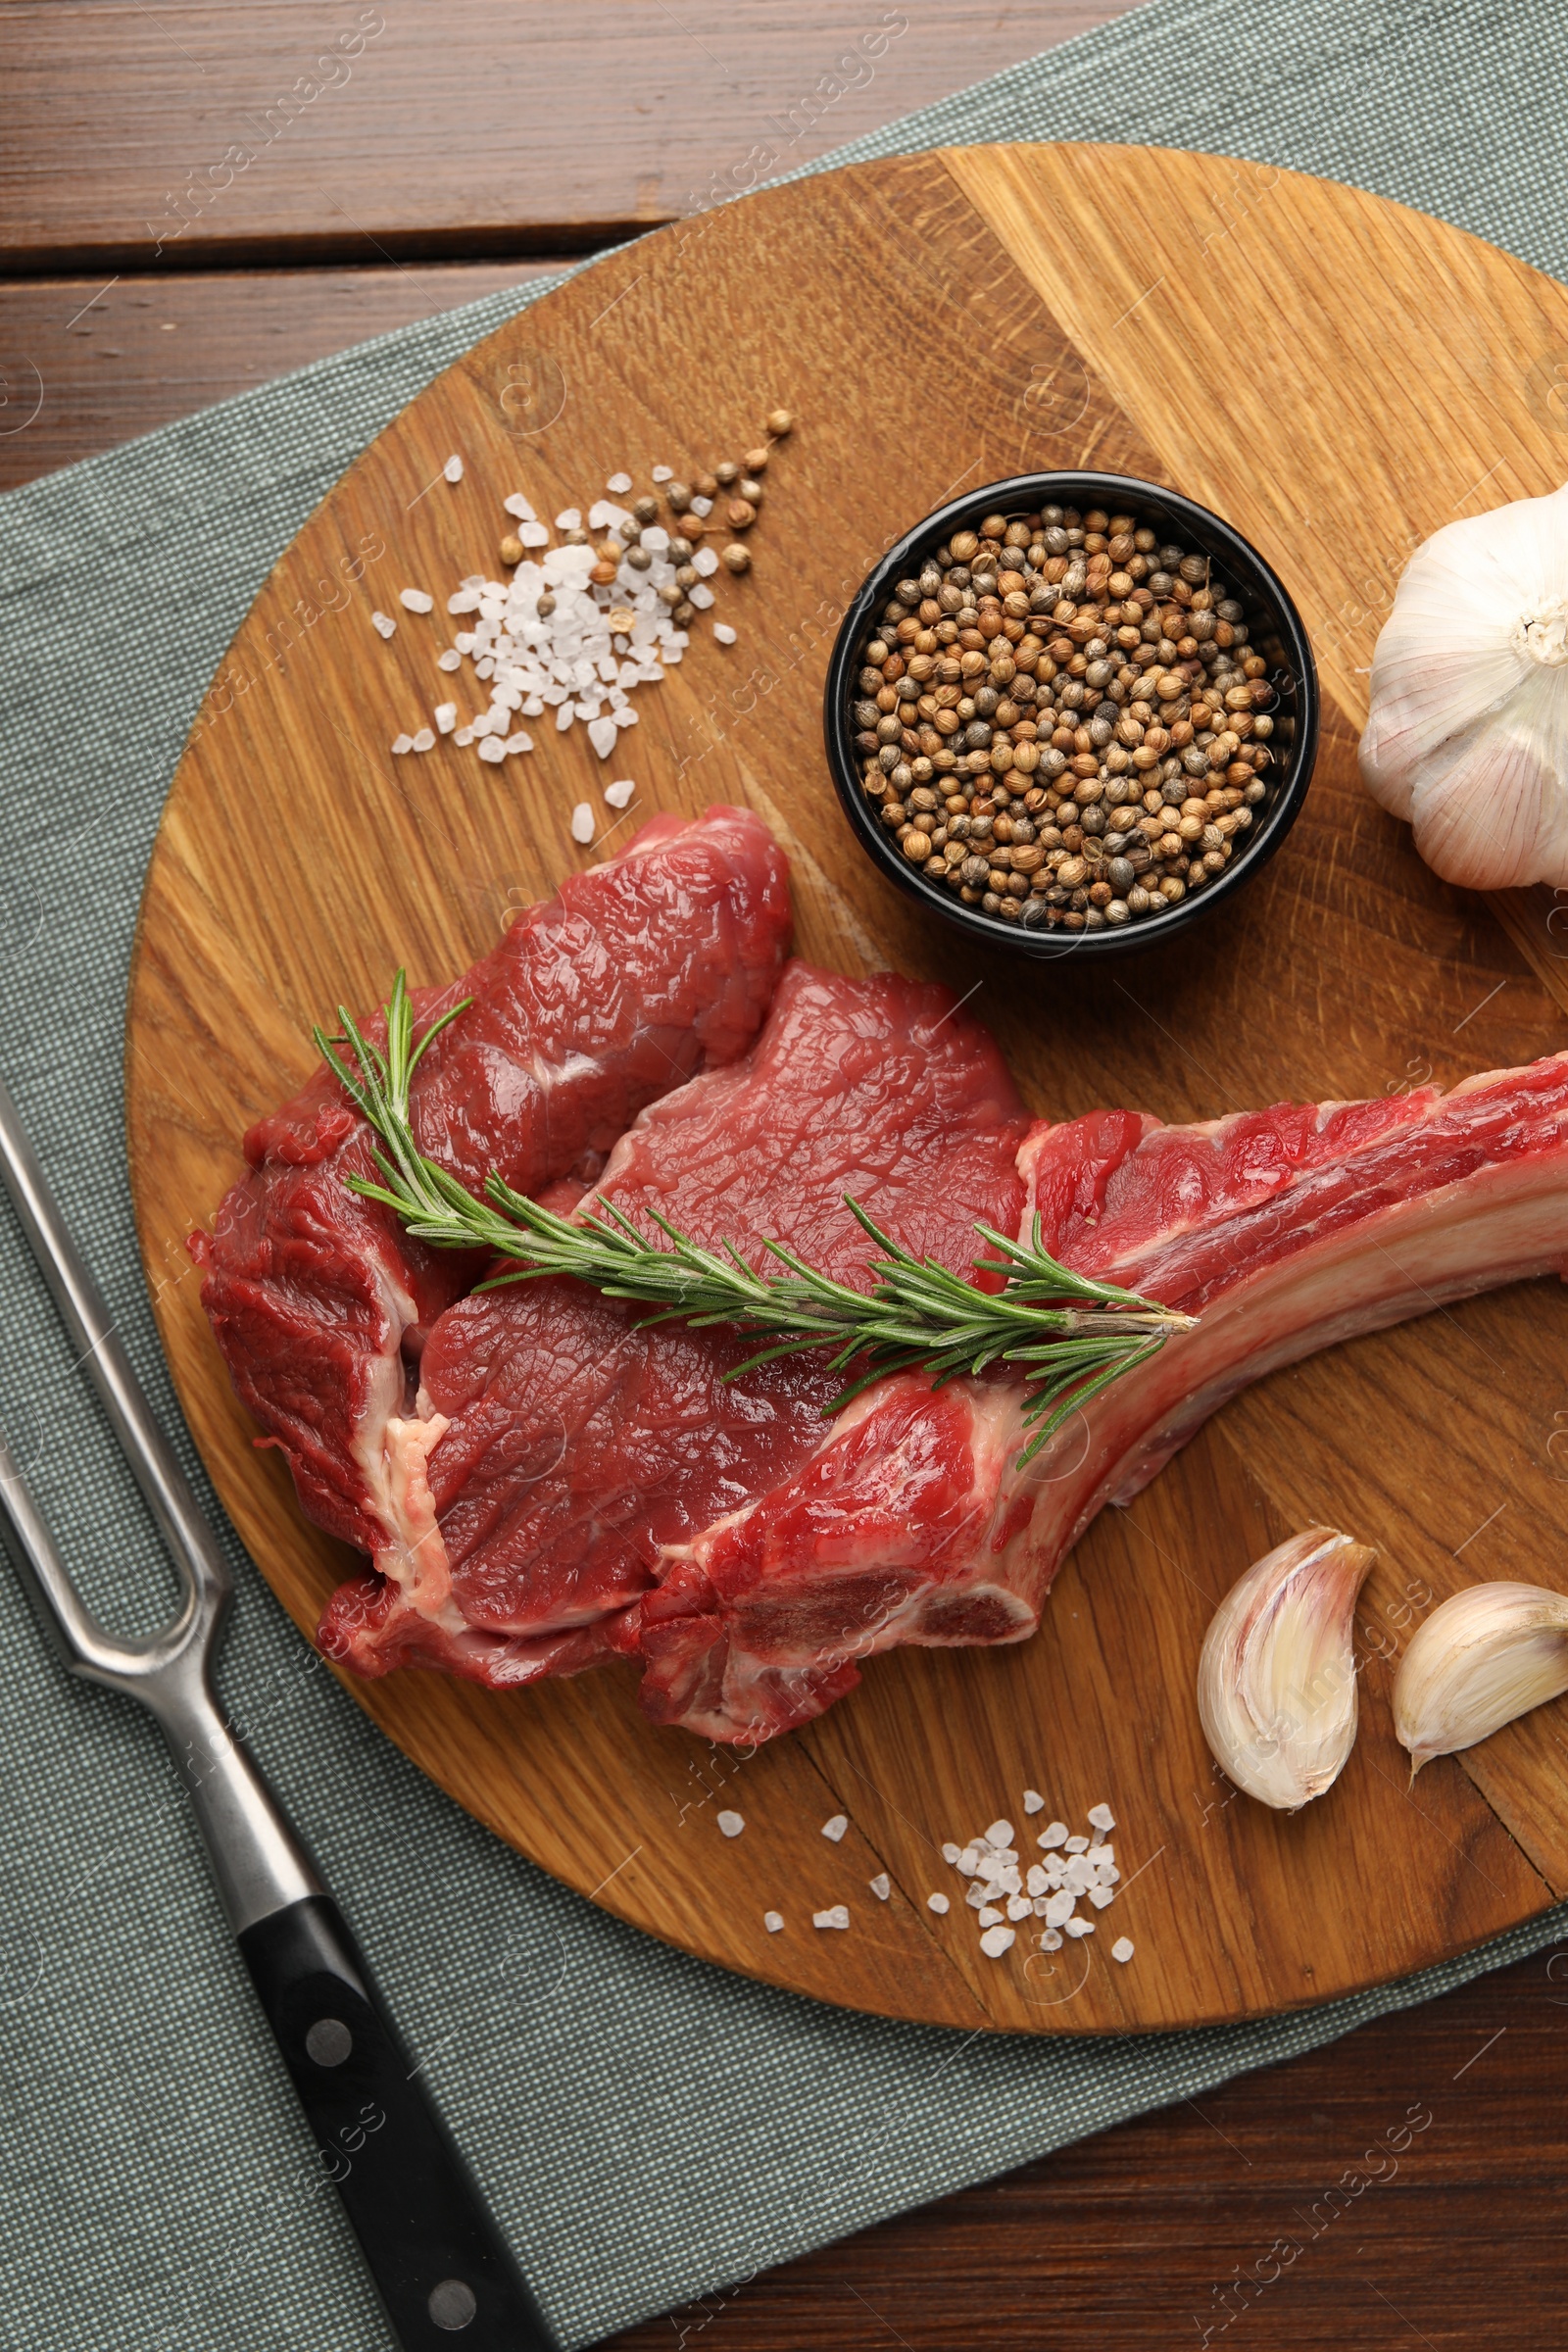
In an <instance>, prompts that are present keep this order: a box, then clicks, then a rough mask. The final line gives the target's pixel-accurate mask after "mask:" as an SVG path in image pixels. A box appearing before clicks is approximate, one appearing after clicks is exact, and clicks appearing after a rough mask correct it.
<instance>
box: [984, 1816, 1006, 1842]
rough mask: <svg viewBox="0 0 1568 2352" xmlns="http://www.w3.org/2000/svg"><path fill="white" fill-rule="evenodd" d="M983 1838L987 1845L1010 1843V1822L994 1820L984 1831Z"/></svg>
mask: <svg viewBox="0 0 1568 2352" xmlns="http://www.w3.org/2000/svg"><path fill="white" fill-rule="evenodd" d="M985 1840H986V1843H987V1845H1010V1844H1011V1843H1012V1824H1011V1822H1010V1821H994V1822H993V1823H992V1824H991V1827H990V1829H989V1830H987V1831H986V1833H985Z"/></svg>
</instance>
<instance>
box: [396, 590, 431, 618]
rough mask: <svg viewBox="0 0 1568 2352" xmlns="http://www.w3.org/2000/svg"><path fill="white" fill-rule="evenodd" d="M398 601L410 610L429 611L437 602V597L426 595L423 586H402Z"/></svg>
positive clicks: (414, 611) (417, 611)
mask: <svg viewBox="0 0 1568 2352" xmlns="http://www.w3.org/2000/svg"><path fill="white" fill-rule="evenodd" d="M398 603H399V604H400V605H402V606H403V607H404V609H405V611H406V612H409V613H428V612H429V611H430V610H431V609H432V607H433V606H434V604H435V598H434V597H433V596H426V595H425V593H424V590H423V589H422V588H400V589H399V590H398Z"/></svg>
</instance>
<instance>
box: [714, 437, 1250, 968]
mask: <svg viewBox="0 0 1568 2352" xmlns="http://www.w3.org/2000/svg"><path fill="white" fill-rule="evenodd" d="M768 429H769V430H770V431H772V432H777V431H778V430H779V429H780V428H779V427H778V426H777V425H776V423H775V420H774V419H773V418H772V417H770V418H769V419H768ZM750 463H751V460H750V458H749V459H748V464H750ZM715 470H716V471H720V472H721V471H722V469H721V468H715ZM740 487H741V489H742V491H743V492H744V493H745V494H746V497H747V498H748V499H750V496H751V493H752V491H753V490H754V489H755V487H756V485H755V484H754V483H751V482H747V481H743V482H742V483H741V485H740ZM729 512H730V515H731V517H732V518H733V516H734V513H735V506H734V504H732V505H731V507H730V510H729ZM745 552H746V551H745V550H744V549H739V550H730V549H726V551H725V555H724V561H725V562H726V563H728V562H729V561H730V558H731V555H732V554H734V553H740V554H742V555H744V554H745ZM860 660H861V666H860V667H859V669H858V673H857V676H856V682H855V686H854V689H853V693H852V702H851V711H850V716H851V723H852V731H853V734H854V740H855V748H856V751H857V753H858V756H859V758H860V760H861V762H862V783H863V787H864V790H865V793H866V795H867V797H868V799H870V800H871V801H872V802H874V803H875V804H877V805H878V807H879V810H880V814H881V819H882V822H883V824H884V825H885V826H886V827H887V829H888V831H889V832H890V833H891V834H892V835H893V838H894V839H895V840H896V841H897V842H898V844H899V847H900V849H901V851H902V852H903V854H904V856H905V857H906V858H907V859H908V860H909V862H910V863H911V864H912V865H915V866H918V867H919V868H920V869H921V871H922V873H923V875H924V876H925V878H926V880H927V881H928V882H930V883H931V884H932V885H933V887H937V888H945V889H947V890H950V891H952V892H953V893H954V894H955V895H956V897H957V898H958V899H960V900H961V901H962V903H963V904H964V905H965V906H969V907H978V908H979V909H980V911H981V912H982V913H984V914H988V915H990V916H992V917H993V918H994V919H995V920H997V921H998V922H1002V923H1005V924H1015V925H1016V924H1021V925H1022V926H1023V928H1024V929H1025V930H1030V931H1034V930H1052V931H1054V930H1062V931H1066V932H1076V931H1103V930H1105V929H1112V930H1115V929H1119V928H1121V926H1122V925H1124V924H1126V923H1129V922H1148V921H1152V920H1155V919H1157V917H1158V916H1159V915H1160V914H1162V913H1164V912H1165V911H1166V909H1167V908H1169V907H1175V906H1179V905H1180V904H1181V902H1182V900H1183V899H1184V898H1185V897H1186V896H1187V895H1188V893H1189V892H1190V891H1195V890H1202V889H1204V888H1206V887H1207V886H1208V885H1209V884H1211V882H1212V881H1213V879H1214V877H1215V875H1216V874H1219V873H1222V872H1223V871H1224V870H1225V867H1226V865H1227V864H1228V863H1229V862H1230V860H1231V858H1233V856H1234V855H1235V852H1236V849H1237V846H1238V845H1239V844H1244V845H1245V841H1246V837H1247V834H1248V832H1249V830H1250V827H1251V825H1252V824H1253V822H1254V812H1255V811H1260V810H1261V809H1262V808H1263V806H1264V805H1265V804H1266V802H1267V800H1268V797H1269V793H1270V791H1271V789H1272V785H1273V782H1274V780H1275V779H1274V778H1273V776H1272V775H1271V774H1270V770H1271V768H1272V765H1273V757H1274V756H1273V752H1272V750H1271V748H1270V744H1269V737H1270V736H1271V735H1272V734H1273V731H1274V720H1273V718H1272V716H1271V715H1270V711H1271V709H1272V706H1273V704H1274V701H1275V694H1274V689H1273V688H1272V687H1271V686H1270V685H1269V684H1268V683H1267V680H1266V674H1265V673H1266V670H1267V666H1268V665H1267V663H1266V662H1264V660H1263V658H1262V656H1261V655H1260V654H1258V653H1257V652H1255V651H1254V649H1253V647H1252V644H1251V642H1250V636H1249V627H1248V618H1247V614H1246V612H1245V610H1244V608H1243V607H1242V605H1241V604H1240V603H1239V602H1238V601H1237V600H1236V598H1234V597H1233V596H1231V595H1230V594H1229V593H1228V592H1227V590H1226V588H1225V587H1224V585H1223V584H1222V583H1221V582H1220V581H1219V580H1218V579H1217V578H1215V577H1214V575H1213V571H1212V567H1211V564H1210V561H1209V559H1208V558H1207V557H1206V556H1203V555H1198V554H1190V553H1189V552H1188V551H1187V550H1186V549H1185V548H1182V547H1179V546H1175V545H1172V544H1169V543H1165V542H1162V540H1161V537H1160V533H1159V531H1158V530H1157V529H1156V528H1154V527H1153V526H1152V525H1151V524H1149V523H1146V522H1140V520H1139V519H1138V517H1137V516H1135V515H1107V514H1104V513H1103V512H1101V511H1100V510H1099V509H1095V508H1092V509H1090V510H1089V511H1088V512H1087V513H1081V512H1080V511H1079V510H1078V509H1077V508H1074V507H1055V506H1050V507H1045V508H1043V509H1042V510H1041V511H1040V512H1039V513H1038V514H1028V515H987V516H986V517H985V519H984V521H983V522H982V523H981V524H980V526H979V529H978V530H960V531H955V532H954V533H953V535H952V537H951V538H950V540H949V541H948V543H947V545H946V546H943V547H939V548H938V549H937V550H936V552H935V554H934V556H932V557H929V558H927V559H926V561H925V562H924V564H922V565H921V566H920V569H919V571H918V574H917V575H914V576H909V577H907V578H904V579H901V580H899V581H898V582H897V583H896V585H895V587H894V590H893V593H892V596H891V598H890V599H889V601H888V602H887V604H886V605H884V607H883V609H882V612H881V613H880V615H879V616H878V618H877V621H876V623H875V625H874V630H873V633H872V635H871V637H870V638H869V639H868V641H867V643H866V644H865V646H864V647H863V648H862V649H861V657H860Z"/></svg>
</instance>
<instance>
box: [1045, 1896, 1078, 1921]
mask: <svg viewBox="0 0 1568 2352" xmlns="http://www.w3.org/2000/svg"><path fill="white" fill-rule="evenodd" d="M1077 1907H1078V1897H1077V1896H1076V1895H1075V1894H1073V1893H1071V1892H1069V1891H1068V1889H1067V1888H1065V1887H1064V1888H1063V1889H1062V1891H1061V1893H1060V1894H1048V1895H1047V1897H1046V1924H1047V1926H1048V1927H1053V1928H1059V1927H1062V1926H1064V1925H1065V1923H1066V1922H1067V1921H1068V1920H1069V1919H1071V1917H1072V1915H1073V1913H1074V1911H1075V1910H1076V1909H1077Z"/></svg>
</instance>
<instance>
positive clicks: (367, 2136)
mask: <svg viewBox="0 0 1568 2352" xmlns="http://www.w3.org/2000/svg"><path fill="white" fill-rule="evenodd" d="M239 1948H240V1950H241V1952H243V1954H244V1956H245V1963H246V1966H247V1967H248V1968H249V1970H250V1972H251V1977H252V1979H253V1981H254V1983H255V1985H256V1990H257V1992H258V1994H259V1995H260V1998H261V2003H262V2007H263V2008H264V2009H265V2010H266V2012H267V2018H268V2023H269V2024H270V2026H271V2029H272V2032H273V2033H274V2034H276V2036H277V2041H278V2046H279V2048H280V2049H281V2051H282V2053H283V2058H284V2062H285V2064H286V2065H287V2067H288V2071H289V2073H290V2075H291V2076H292V2077H293V2080H294V2087H295V2089H296V2090H297V2091H298V2092H299V2096H300V2103H301V2105H302V2106H303V2107H304V2109H305V2113H306V2115H307V2117H308V2118H309V2120H310V2125H311V2129H312V2131H314V2133H315V2135H316V2146H317V2157H318V2161H319V2163H320V2165H321V2167H322V2170H323V2173H324V2174H325V2175H326V2176H327V2177H328V2178H329V2179H330V2180H332V2181H333V2182H334V2184H335V2185H336V2188H337V2192H338V2195H339V2196H340V2197H341V2199H342V2201H343V2205H344V2208H345V2210H346V2211H347V2214H348V2217H349V2220H350V2222H351V2223H352V2224H353V2226H354V2231H355V2234H356V2236H357V2237H358V2238H359V2241H360V2245H361V2247H362V2248H363V2250H364V2254H365V2259H366V2262H367V2264H368V2267H369V2270H370V2275H371V2277H372V2278H374V2280H375V2283H376V2286H377V2288H378V2290H379V2292H380V2296H381V2300H382V2302H383V2303H384V2304H385V2306H386V2310H387V2315H388V2317H389V2318H390V2320H391V2322H392V2325H393V2327H394V2328H395V2329H396V2331H397V2335H398V2339H399V2341H400V2343H401V2344H402V2345H403V2346H404V2347H405V2352H426V2347H436V2346H444V2345H450V2344H453V2343H454V2342H455V2341H459V2340H461V2342H462V2344H463V2346H464V2348H465V2352H556V2341H555V2337H554V2336H553V2335H552V2334H551V2332H550V2330H549V2328H548V2327H546V2325H545V2322H544V2319H543V2317H542V2316H541V2314H540V2311H539V2307H538V2305H537V2304H536V2303H535V2301H534V2299H533V2296H532V2295H531V2294H530V2292H529V2290H528V2285H527V2281H526V2280H525V2279H524V2278H523V2276H522V2273H521V2272H520V2271H519V2270H518V2268H517V2265H516V2263H515V2260H514V2259H513V2255H512V2252H511V2249H510V2247H509V2246H508V2245H507V2242H506V2240H505V2238H504V2237H503V2236H502V2235H501V2232H500V2230H499V2229H497V2228H496V2226H495V2223H494V2222H493V2221H492V2220H491V2218H490V2215H489V2212H488V2210H487V2208H486V2206H485V2204H484V2200H483V2198H482V2197H481V2196H480V2194H479V2191H478V2188H477V2186H476V2185H475V2183H474V2181H473V2179H472V2177H471V2175H470V2174H469V2172H468V2169H467V2166H466V2164H465V2162H464V2160H463V2157H462V2155H461V2154H460V2152H459V2149H458V2146H457V2143H456V2141H455V2140H454V2139H453V2138H452V2135H451V2133H450V2132H449V2131H447V2128H446V2126H445V2124H443V2122H442V2121H441V2118H440V2116H439V2115H438V2114H437V2112H436V2109H435V2107H434V2105H433V2104H432V2102H431V2101H430V2099H429V2098H428V2097H427V2096H426V2094H425V2091H424V2089H423V2086H422V2085H421V2083H420V2082H419V2081H418V2079H417V2075H416V2073H415V2071H414V2070H413V2069H412V2068H411V2066H410V2064H409V2059H408V2054H407V2052H406V2051H405V2050H404V2048H403V2046H402V2044H401V2042H400V2041H399V2039H398V2037H397V2034H396V2033H395V2032H394V2030H393V2028H392V2025H391V2023H390V2021H389V2019H388V2018H387V2015H386V2013H385V2011H384V2010H383V2009H382V2008H381V2005H380V2003H379V2001H378V2000H377V1998H376V1995H375V1990H374V1987H373V1986H372V1985H371V1984H370V1981H369V1978H368V1974H367V1972H366V1967H365V1963H364V1961H363V1960H362V1959H361V1958H360V1956H359V1953H358V1952H357V1951H356V1950H355V1947H354V1944H353V1941H352V1939H351V1938H350V1936H349V1932H348V1930H347V1928H346V1927H345V1926H344V1924H343V1919H342V1916H341V1914H340V1913H339V1911H338V1908H337V1905H336V1904H335V1903H334V1902H333V1901H332V1899H331V1897H330V1895H325V1894H318V1895H311V1896H308V1897H307V1898H306V1899H305V1900H304V1901H303V1902H298V1903H291V1904H290V1905H289V1907H288V1909H287V1910H286V1911H274V1912H273V1913H272V1915H271V1917H270V1918H269V1919H262V1920H258V1921H257V1922H256V1924H255V1925H254V1926H253V1927H249V1928H246V1929H245V1930H244V1931H243V1932H242V1933H241V1935H240V1937H239Z"/></svg>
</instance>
